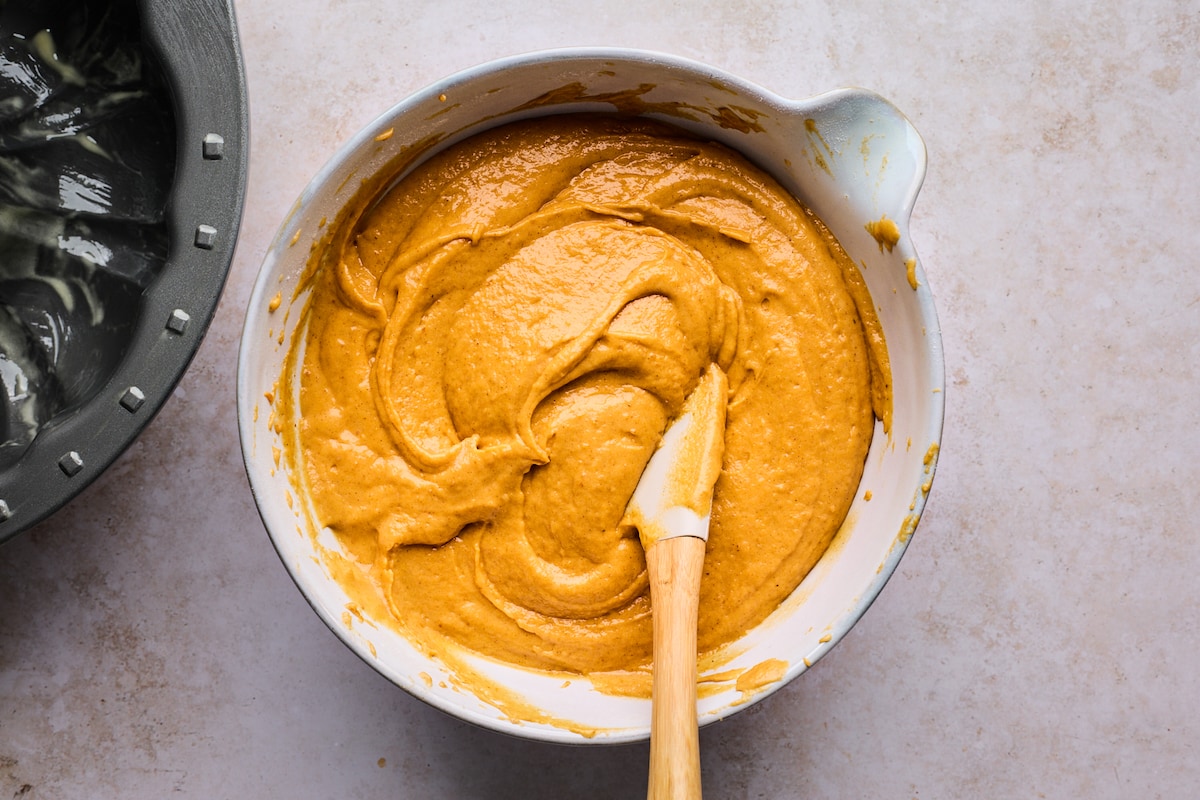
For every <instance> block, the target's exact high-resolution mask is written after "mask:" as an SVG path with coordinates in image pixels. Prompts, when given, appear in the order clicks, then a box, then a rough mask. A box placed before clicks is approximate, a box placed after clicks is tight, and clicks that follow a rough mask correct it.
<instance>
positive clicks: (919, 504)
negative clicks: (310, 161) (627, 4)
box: [237, 46, 945, 745]
mask: <svg viewBox="0 0 1200 800" xmlns="http://www.w3.org/2000/svg"><path fill="white" fill-rule="evenodd" d="M585 61H618V62H622V63H625V64H638V65H645V66H651V67H661V68H666V69H670V70H678V71H683V72H686V73H689V74H690V75H691V76H692V77H693V78H703V79H707V80H717V81H720V82H721V83H722V84H724V85H726V86H729V87H731V88H732V89H733V90H734V91H735V92H737V93H739V94H744V95H747V96H752V97H755V98H756V99H758V100H760V101H761V102H763V103H764V104H766V105H769V106H774V107H777V108H779V109H780V110H781V111H784V112H786V113H789V114H795V113H797V111H799V110H803V109H808V108H811V107H814V106H816V105H822V104H836V103H841V102H844V101H846V100H848V99H851V98H854V97H862V96H868V97H870V98H872V99H874V100H876V101H878V102H882V103H884V104H886V105H887V106H889V107H890V108H891V109H892V110H893V111H894V112H895V114H896V115H897V117H899V118H901V119H903V120H904V122H906V123H907V124H908V126H909V128H910V129H911V133H912V134H913V136H914V137H915V145H916V147H915V149H914V151H913V155H914V158H915V161H916V168H915V170H914V172H913V176H912V180H911V181H910V183H909V184H908V185H907V187H906V191H905V193H904V195H903V200H902V202H901V203H900V208H901V209H902V212H903V213H902V215H899V216H897V217H896V218H895V222H896V223H897V225H898V226H899V228H900V229H901V235H902V237H903V238H904V239H906V240H908V241H911V237H910V236H909V235H908V234H909V224H910V219H911V214H912V210H913V207H914V205H915V202H916V199H917V195H918V194H919V192H920V188H921V185H922V183H923V181H924V178H925V173H926V158H927V151H926V145H925V142H924V140H923V139H922V138H921V137H920V135H919V134H918V133H917V132H916V130H915V127H913V126H912V124H911V122H910V121H908V119H907V117H906V116H905V115H904V114H903V113H902V112H901V111H900V110H899V109H897V108H896V107H895V106H894V105H893V104H892V103H890V102H889V101H887V100H886V99H884V98H882V97H880V96H879V95H878V94H875V93H874V92H870V91H869V90H864V89H858V88H853V87H845V88H839V89H834V90H832V91H829V92H824V93H820V94H816V95H812V96H809V97H807V98H802V99H798V100H792V99H788V98H785V97H783V96H781V95H779V94H776V93H774V92H772V91H770V90H768V89H765V88H763V87H762V86H760V85H758V84H756V83H753V82H750V81H747V80H745V79H743V78H740V77H738V76H736V75H734V74H732V73H729V72H726V71H725V70H722V69H719V68H717V67H714V66H711V65H709V64H706V63H703V62H700V61H697V60H693V59H690V58H686V57H682V56H677V55H673V54H668V53H663V52H659V51H654V50H644V49H636V48H624V47H592V46H585V47H561V48H551V49H542V50H532V51H527V52H523V53H518V54H515V55H508V56H503V57H500V58H496V59H492V60H488V61H484V62H481V63H478V64H476V65H473V66H470V67H467V68H465V69H461V70H459V71H456V72H454V73H451V74H450V75H447V76H446V77H443V78H441V79H438V80H436V81H434V82H432V83H430V84H428V85H426V86H425V87H423V88H421V89H418V90H417V91H415V92H412V93H410V94H408V95H407V96H405V97H404V98H402V99H401V100H399V101H398V102H397V103H395V104H393V105H392V106H391V107H389V108H388V109H386V110H385V111H383V112H382V113H381V114H379V115H378V116H377V117H375V118H374V119H373V120H372V121H371V122H370V123H368V124H367V125H366V126H364V127H363V128H362V129H360V130H359V131H357V132H356V133H355V134H353V135H352V136H351V137H350V138H349V139H347V140H346V141H345V142H344V143H343V144H342V145H341V146H339V147H338V148H337V150H336V151H335V152H334V154H333V155H332V156H331V157H330V158H329V159H328V160H326V162H325V163H324V164H323V165H322V166H321V167H320V168H319V169H318V170H317V172H316V173H315V174H314V176H313V178H312V179H311V180H310V181H309V182H308V183H307V184H306V186H305V188H304V189H303V190H302V192H301V193H300V195H299V197H298V199H297V200H296V201H295V203H294V204H293V205H292V206H291V207H290V210H289V211H288V212H287V214H286V216H285V218H284V219H283V220H282V221H281V223H280V226H279V228H278V231H277V233H276V235H275V237H274V238H273V240H272V242H271V244H270V246H269V247H268V249H267V251H266V253H265V255H264V260H263V264H262V267H261V268H260V274H259V275H258V276H257V278H256V281H255V285H254V289H253V291H252V294H251V297H250V301H249V303H248V306H247V310H246V316H245V322H244V325H243V333H242V339H241V343H240V346H239V353H238V369H237V395H238V419H239V426H238V427H239V436H240V439H241V444H242V455H243V463H244V466H245V468H246V471H247V475H248V477H249V482H250V487H251V491H252V493H253V495H254V497H255V507H256V509H257V510H258V512H259V515H260V518H261V519H262V520H263V524H264V527H266V529H267V532H268V535H269V538H270V539H271V541H272V544H273V546H274V547H275V550H276V553H277V555H278V556H279V557H280V560H281V561H282V562H283V565H284V567H285V569H286V570H287V571H288V574H289V575H290V576H291V577H292V580H293V582H294V583H295V584H296V586H297V588H299V590H300V593H301V595H302V596H303V597H304V599H305V601H306V602H307V603H308V604H309V606H310V607H311V608H312V609H313V610H314V611H315V612H316V613H317V615H318V616H319V617H320V618H321V619H322V621H323V622H324V623H325V624H326V626H327V627H328V628H329V629H330V630H331V631H332V632H333V633H334V634H335V636H336V637H337V638H338V639H339V640H340V641H341V642H342V643H343V645H345V646H346V647H348V648H350V649H351V651H352V652H354V653H355V654H356V655H358V656H359V658H360V659H361V660H363V661H364V662H365V663H367V664H368V665H369V666H370V667H371V668H372V669H373V670H375V671H376V672H379V673H381V674H382V675H384V676H385V677H387V678H388V680H389V681H390V682H392V683H393V684H395V685H397V686H398V687H400V688H401V689H403V690H404V691H406V692H408V693H409V694H411V695H413V696H414V697H416V698H418V699H419V700H421V701H422V702H425V703H427V704H429V705H431V706H433V707H435V708H437V709H438V710H440V711H442V712H444V713H446V714H449V715H450V716H453V717H455V718H456V719H460V720H463V721H466V722H469V723H472V724H474V725H476V726H479V727H482V728H485V729H488V730H492V731H495V732H499V733H502V734H506V735H510V736H514V737H517V738H521V739H527V740H535V741H543V742H551V743H560V744H571V745H588V744H627V743H631V742H640V741H645V740H646V738H647V737H648V735H649V728H648V722H647V726H646V728H645V730H641V729H637V730H632V731H626V730H618V731H613V732H605V734H604V735H602V736H597V737H595V738H583V737H580V736H579V735H578V734H576V733H574V732H571V731H566V730H560V729H557V728H546V727H543V726H537V727H534V726H531V725H520V724H514V723H512V722H510V721H508V720H506V719H497V718H494V717H490V716H486V715H483V714H480V713H478V712H477V711H475V710H474V709H471V708H469V707H466V706H464V705H457V704H454V703H450V702H446V701H445V700H443V699H442V698H441V697H440V696H438V695H436V694H433V693H430V692H425V691H422V689H423V687H422V686H420V685H417V684H416V683H413V682H411V681H408V680H404V679H403V678H404V676H402V675H400V674H399V673H397V672H396V671H395V670H393V669H391V668H390V667H389V666H388V665H387V664H384V663H381V660H379V659H377V658H375V657H373V655H372V654H371V653H370V652H369V651H368V650H367V648H366V647H364V646H363V644H362V643H361V642H360V641H358V640H356V639H355V638H353V637H351V636H350V635H348V634H349V632H348V631H347V630H346V629H345V628H344V627H343V625H342V623H341V620H339V619H336V618H334V616H333V615H332V614H330V613H327V612H326V610H325V609H323V608H322V607H321V606H320V605H319V604H318V603H317V602H316V601H315V599H314V598H313V597H312V596H310V593H309V591H308V590H307V589H306V587H305V584H304V583H303V582H302V579H301V577H300V576H299V574H298V573H297V571H296V570H295V569H294V568H293V566H292V565H291V564H290V563H289V561H288V559H287V557H286V556H285V554H284V551H283V550H282V549H281V545H280V542H279V541H278V540H277V538H276V532H275V531H273V530H272V528H271V525H270V523H269V522H268V520H267V517H266V514H265V512H264V509H263V507H262V503H261V502H260V491H259V487H258V486H257V485H256V478H255V472H256V470H255V468H254V466H253V463H252V460H253V447H254V431H253V424H254V421H253V419H252V415H253V405H254V398H253V397H252V396H251V395H250V390H251V387H250V386H249V383H250V380H251V376H250V374H249V370H250V361H251V359H252V353H253V350H254V349H255V347H257V344H256V343H252V342H251V339H252V336H251V330H250V329H251V326H252V320H253V319H254V317H255V315H256V313H259V309H261V308H263V307H264V306H265V305H266V303H267V300H268V296H269V295H270V294H272V293H273V292H272V290H273V286H271V285H270V283H269V281H268V280H267V268H268V267H269V266H271V265H272V263H273V261H274V260H275V258H276V255H277V253H278V252H279V251H280V250H281V248H283V247H286V242H285V241H284V240H285V233H286V232H288V228H289V222H290V221H291V219H292V217H293V216H294V215H295V214H296V213H297V210H298V209H300V208H302V207H303V206H304V205H305V204H306V203H307V202H308V200H309V199H310V198H311V197H312V196H313V195H314V194H315V193H316V192H317V190H318V189H319V188H321V187H322V186H324V185H325V184H326V183H327V182H328V181H329V180H330V178H331V177H332V176H334V175H335V174H337V173H338V172H339V170H340V169H341V168H342V167H343V166H344V165H345V164H346V162H347V161H349V160H350V159H351V158H352V157H353V155H354V154H355V153H356V152H357V151H359V150H360V149H362V148H363V147H367V146H370V145H371V144H372V143H374V142H375V141H377V139H378V137H379V136H380V135H381V134H385V133H386V132H387V131H388V129H389V128H391V127H392V125H393V124H394V121H395V120H396V119H398V118H401V117H403V115H404V114H406V113H408V112H409V111H411V110H413V109H414V108H416V107H419V106H420V105H421V104H422V103H426V102H428V101H429V100H430V99H431V98H437V97H438V96H439V95H442V94H445V93H448V92H450V91H453V89H454V87H456V86H457V85H460V84H463V83H466V82H471V81H475V80H479V79H481V78H484V77H486V76H489V75H493V74H496V73H501V72H504V71H507V70H510V69H513V68H518V67H529V66H533V65H536V64H539V63H543V62H585ZM546 113H550V114H552V113H556V112H554V111H548V112H546ZM511 119H512V117H511V116H510V115H505V114H501V115H500V117H499V118H498V119H496V120H494V121H491V122H490V123H489V125H486V126H482V127H477V126H474V125H469V126H468V128H469V129H470V133H472V134H473V133H475V132H478V130H481V129H482V128H483V127H490V126H491V125H498V124H503V123H504V122H507V121H510V120H511ZM446 144H447V142H446V141H444V140H443V141H439V142H437V143H436V144H434V145H433V146H432V147H430V148H429V149H428V150H427V151H426V152H423V153H421V154H419V155H418V156H417V157H416V159H415V161H414V164H419V163H420V162H421V161H423V160H424V159H426V158H428V157H430V156H431V155H432V154H433V153H435V152H437V151H438V150H440V149H442V148H443V147H444V146H446ZM410 166H411V165H410ZM914 256H915V250H914ZM917 269H918V270H919V271H920V274H921V276H922V278H924V272H923V269H922V267H921V266H920V264H919V262H918V265H917ZM922 283H923V284H926V285H927V283H926V281H925V280H922ZM917 303H918V309H919V313H920V316H921V318H922V319H923V320H924V321H925V324H926V328H925V331H926V338H925V341H926V342H927V347H928V350H929V379H930V381H931V383H932V384H933V385H935V386H937V387H940V390H941V391H940V393H938V394H936V395H935V397H934V398H933V400H932V401H931V407H930V409H929V414H928V423H929V429H930V430H931V431H934V432H935V434H936V439H935V441H937V442H940V441H941V438H942V432H943V426H944V413H945V403H944V387H945V380H944V354H943V350H942V342H941V330H940V325H939V324H938V319H937V313H936V309H935V307H934V303H933V298H932V293H931V292H930V291H925V292H920V293H917ZM935 473H936V459H935V461H934V463H933V464H932V465H930V469H929V471H928V472H927V473H926V474H927V476H928V480H927V485H928V486H931V485H932V482H933V477H934V475H935ZM928 494H929V492H928V490H926V491H925V492H917V494H916V495H915V496H914V500H913V507H912V514H911V517H912V519H913V524H912V529H913V530H915V528H916V526H917V523H918V522H919V519H920V517H921V514H922V512H923V510H924V507H925V504H926V502H927V498H928ZM910 541H911V536H908V537H900V538H897V540H896V542H895V543H894V545H893V547H892V548H891V550H890V551H889V552H888V555H887V557H886V558H885V560H884V561H883V563H881V564H880V566H879V569H878V571H877V573H876V575H875V578H874V579H873V580H872V581H871V582H870V584H869V585H867V586H865V587H864V588H863V589H862V591H861V592H860V593H859V594H858V596H857V601H856V602H855V603H854V604H853V605H852V606H851V607H850V608H848V609H847V610H846V611H845V612H844V613H843V614H841V615H840V616H839V618H838V619H837V622H836V624H835V625H834V626H832V627H831V628H830V629H829V630H830V632H831V635H832V640H831V641H830V643H829V644H828V646H826V647H825V648H824V649H823V650H821V652H820V653H819V654H818V655H817V657H815V658H813V659H810V660H809V661H807V663H800V662H796V663H792V664H790V665H789V667H788V670H787V673H786V675H785V676H784V677H783V678H782V679H781V680H779V681H776V682H774V683H773V684H771V685H770V686H769V687H766V688H765V689H763V690H761V691H758V692H756V693H755V695H754V697H753V699H752V701H751V702H747V703H744V704H741V705H734V706H729V707H727V708H726V709H724V710H723V711H722V712H721V713H720V714H713V715H703V716H701V719H700V724H701V726H702V727H703V726H706V725H709V724H712V723H715V722H718V721H720V720H722V719H727V718H729V717H730V716H732V715H734V714H737V713H740V712H741V711H744V710H746V709H747V708H750V707H751V706H753V705H756V704H757V703H758V702H759V701H760V700H762V699H765V698H766V697H768V696H770V695H772V694H774V693H775V692H777V691H779V690H780V689H782V688H783V687H784V686H785V685H787V684H789V683H790V682H791V681H792V680H793V679H794V678H795V677H796V676H798V675H799V674H800V673H802V672H804V671H806V670H807V669H808V668H810V667H811V665H812V664H814V663H815V662H816V660H817V658H819V657H821V656H823V655H824V654H825V653H827V652H828V651H829V650H830V649H832V647H834V646H836V645H837V644H838V643H839V642H840V641H841V640H842V639H843V638H844V636H845V633H846V632H848V631H849V630H850V628H852V627H853V626H854V625H855V624H856V623H857V622H858V620H859V619H861V617H862V616H863V614H865V612H866V610H867V609H868V608H869V607H870V606H871V605H872V604H873V603H874V601H875V599H876V598H877V597H878V596H879V594H880V592H881V591H882V589H883V587H884V585H886V583H887V582H888V580H889V579H890V578H891V576H892V575H893V574H894V572H895V569H896V566H897V565H898V564H899V561H900V559H901V558H902V557H903V555H904V552H905V551H906V550H907V547H908V544H909V542H910Z"/></svg>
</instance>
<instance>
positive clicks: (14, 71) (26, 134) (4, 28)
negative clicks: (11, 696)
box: [0, 0, 248, 541]
mask: <svg viewBox="0 0 1200 800" xmlns="http://www.w3.org/2000/svg"><path fill="white" fill-rule="evenodd" d="M247 120H248V114H247V107H246V91H245V79H244V75H243V70H242V61H241V53H240V50H239V46H238V40H237V31H236V26H235V21H234V17H233V10H232V6H231V0H0V541H4V540H6V539H8V538H9V537H11V536H12V535H14V534H16V533H18V532H19V531H21V530H23V529H25V528H27V527H29V526H31V525H33V524H34V523H36V522H38V521H39V520H41V519H43V518H45V517H46V516H47V515H49V514H50V513H52V512H53V511H55V510H56V509H58V508H59V507H60V506H62V505H63V504H64V503H66V502H67V501H68V500H70V499H71V498H72V497H74V496H75V495H76V494H77V493H78V492H80V491H81V490H82V489H83V488H84V487H85V486H87V485H88V484H89V483H90V482H91V481H92V480H93V479H95V478H96V477H97V476H98V475H99V474H100V473H101V472H103V471H104V469H105V468H106V467H107V466H108V465H109V464H111V463H112V461H113V460H114V459H115V458H116V457H117V456H118V455H120V453H121V452H122V451H123V450H124V449H125V448H126V447H127V446H128V445H129V443H130V442H132V441H133V439H134V438H135V437H136V436H137V435H138V433H139V432H140V431H141V430H142V429H143V428H144V427H145V426H146V424H147V423H148V422H149V421H150V419H151V418H152V417H153V416H154V414H155V413H156V412H157V411H158V409H159V408H160V407H161V406H162V404H163V402H164V401H165V400H166V398H167V396H168V395H169V394H170V393H171V391H172V390H173V388H174V387H175V385H176V383H178V381H179V379H180V378H181V377H182V376H183V373H184V371H185V370H186V368H187V365H188V363H189V362H190V361H191V359H192V356H193V355H194V354H195V352H196V350H197V348H198V347H199V345H200V341H201V339H202V338H203V335H204V332H205V330H206V329H207V328H208V324H209V322H210V320H211V319H212V315H213V312H214V310H215V308H216V304H217V300H218V298H219V297H220V293H221V289H222V287H223V286H224V283H225V277H226V275H227V274H228V271H229V265H230V261H231V259H232V257H233V249H234V244H235V240H236V236H237V231H238V225H239V223H240V221H241V214H242V205H243V200H244V195H245V179H246V160H247V136H248V121H247Z"/></svg>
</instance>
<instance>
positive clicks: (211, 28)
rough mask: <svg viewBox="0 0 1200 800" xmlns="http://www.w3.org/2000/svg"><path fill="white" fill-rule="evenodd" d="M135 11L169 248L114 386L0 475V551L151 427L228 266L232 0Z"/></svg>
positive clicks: (244, 146) (234, 61)
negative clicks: (165, 141) (146, 52)
mask: <svg viewBox="0 0 1200 800" xmlns="http://www.w3.org/2000/svg"><path fill="white" fill-rule="evenodd" d="M137 7H138V12H139V16H140V22H141V28H142V38H143V41H144V42H145V44H146V46H147V47H148V48H149V49H150V50H151V51H152V52H153V53H154V56H155V57H156V58H157V60H158V62H159V64H160V66H161V68H162V70H163V72H164V74H165V78H166V81H167V83H168V86H169V88H170V94H171V99H172V105H173V110H174V113H175V130H176V153H175V159H176V163H175V180H174V182H173V185H172V187H171V190H170V192H169V195H168V197H169V199H168V205H167V210H166V220H167V229H168V232H169V236H170V249H169V251H168V256H167V260H166V262H165V263H164V264H163V267H162V270H161V272H160V273H159V274H158V276H157V277H156V278H155V280H154V281H153V282H152V283H151V284H150V286H149V287H148V288H147V289H146V291H145V294H144V296H143V298H142V303H141V311H140V314H139V318H138V321H137V324H136V327H135V329H134V332H133V337H132V339H131V341H130V343H129V346H128V348H127V350H126V353H125V356H124V358H123V359H122V361H121V363H120V364H119V365H118V366H117V368H116V369H115V370H114V371H113V374H112V375H111V376H110V378H109V380H108V382H107V383H106V384H105V385H104V386H103V387H102V388H101V389H100V390H99V391H98V392H97V393H96V395H95V397H93V398H92V399H91V400H90V401H89V402H88V403H86V404H85V405H84V406H83V407H81V408H79V409H78V410H77V411H75V412H73V413H72V414H70V415H69V416H68V417H66V418H65V419H61V420H55V422H54V424H53V425H52V426H49V427H47V428H46V429H43V430H42V431H40V432H39V433H38V435H37V437H36V438H35V439H34V440H33V442H32V444H30V445H29V448H28V449H27V450H26V452H25V453H24V455H23V456H22V457H21V458H20V459H19V460H18V461H17V463H16V464H13V465H12V466H10V467H8V468H7V469H5V470H3V471H2V472H0V543H3V542H5V541H7V540H9V539H11V538H12V537H13V536H15V535H17V534H18V533H20V532H22V531H24V530H27V529H28V528H30V527H32V526H33V525H35V524H37V523H38V522H41V521H42V520H44V519H46V518H47V517H49V516H50V515H51V514H53V513H54V512H55V511H57V510H59V509H60V508H62V507H63V506H64V505H66V504H67V503H68V502H70V501H71V500H72V499H74V498H75V497H76V496H77V495H78V494H79V493H80V492H82V491H83V489H85V488H86V487H87V486H88V485H90V484H91V483H92V481H94V480H95V479H96V478H98V477H99V476H100V475H101V474H102V473H103V472H104V471H105V470H106V469H107V468H108V467H109V466H110V465H111V464H112V463H113V462H114V461H115V460H116V459H117V457H118V456H120V455H121V453H123V452H124V451H125V450H126V449H127V448H128V447H129V445H130V444H132V443H133V441H134V439H136V438H137V436H138V435H139V434H140V433H141V432H142V431H143V430H144V429H145V427H146V426H147V425H148V424H149V423H150V420H151V419H153V418H154V416H155V415H156V414H157V413H158V411H159V410H160V409H161V408H162V406H163V405H164V404H165V402H166V400H167V398H168V397H169V396H170V394H171V392H172V391H173V390H174V389H175V386H176V385H177V384H178V383H179V381H180V379H181V378H182V377H183V375H184V373H185V372H186V371H187V368H188V366H189V365H190V364H191V361H192V359H193V357H194V356H195V354H196V351H197V350H198V349H199V347H200V343H201V341H202V340H203V338H204V334H205V333H206V332H207V330H208V327H209V324H210V323H211V321H212V318H213V315H214V314H215V312H216V308H217V303H218V301H219V299H220V296H221V292H222V291H223V289H224V286H225V281H226V278H227V277H228V274H229V268H230V265H231V263H232V261H233V253H234V247H235V245H236V242H237V234H238V230H239V227H240V225H241V219H242V211H243V206H244V203H245V194H246V175H247V169H246V166H247V161H248V153H249V111H248V103H247V96H246V81H245V71H244V66H243V62H242V54H241V48H240V44H239V40H238V34H237V23H236V19H235V16H234V10H233V5H232V0H137Z"/></svg>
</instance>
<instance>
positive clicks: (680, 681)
mask: <svg viewBox="0 0 1200 800" xmlns="http://www.w3.org/2000/svg"><path fill="white" fill-rule="evenodd" d="M704 548H705V542H704V540H703V539H697V538H695V537H693V536H678V537H675V538H672V539H661V540H659V541H658V542H655V543H654V544H653V545H652V546H651V547H650V549H649V550H648V551H647V552H646V569H647V572H648V573H649V578H650V604H651V607H652V608H653V612H652V613H653V614H654V683H653V689H652V691H653V693H654V697H653V711H652V717H651V720H650V788H649V793H648V794H647V797H648V798H649V800H700V730H699V725H698V722H697V718H696V613H697V605H698V603H699V598H700V576H701V575H702V574H703V572H704Z"/></svg>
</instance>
